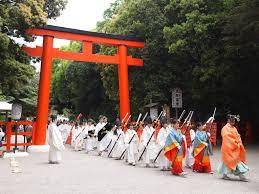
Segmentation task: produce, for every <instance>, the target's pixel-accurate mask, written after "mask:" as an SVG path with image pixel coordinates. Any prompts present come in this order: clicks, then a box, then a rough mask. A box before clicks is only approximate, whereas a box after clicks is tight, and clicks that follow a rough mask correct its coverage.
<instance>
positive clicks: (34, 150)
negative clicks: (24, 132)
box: [27, 145, 49, 153]
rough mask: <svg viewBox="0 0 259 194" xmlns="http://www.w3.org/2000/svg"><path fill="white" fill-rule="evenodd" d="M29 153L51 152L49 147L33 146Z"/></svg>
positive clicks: (30, 147) (29, 148)
mask: <svg viewBox="0 0 259 194" xmlns="http://www.w3.org/2000/svg"><path fill="white" fill-rule="evenodd" d="M27 151H28V152H29V153H39V152H49V145H31V146H29V147H28V149H27Z"/></svg>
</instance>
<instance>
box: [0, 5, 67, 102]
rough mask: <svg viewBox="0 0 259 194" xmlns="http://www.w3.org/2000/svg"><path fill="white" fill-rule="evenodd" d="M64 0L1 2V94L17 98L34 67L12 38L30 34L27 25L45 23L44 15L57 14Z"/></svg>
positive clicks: (28, 80)
mask: <svg viewBox="0 0 259 194" xmlns="http://www.w3.org/2000/svg"><path fill="white" fill-rule="evenodd" d="M65 4H66V1H65V0H62V1H61V0H46V1H45V0H24V1H10V0H2V1H1V2H0V72H1V76H0V95H2V96H13V97H15V98H18V99H19V98H20V96H19V95H17V94H21V93H22V91H20V90H21V88H23V86H24V85H26V84H30V79H32V78H33V76H34V74H35V69H34V67H33V66H32V65H30V58H29V57H28V56H27V55H26V54H25V53H24V52H23V51H22V50H21V48H20V46H19V45H18V44H17V43H16V42H15V41H14V40H13V37H16V38H25V39H26V40H29V41H31V40H32V38H30V37H28V36H27V35H26V34H25V31H26V29H28V28H33V27H38V26H42V25H44V24H46V22H47V19H50V18H56V17H58V16H59V15H60V12H61V11H62V10H63V9H64V6H65Z"/></svg>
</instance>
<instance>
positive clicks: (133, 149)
mask: <svg viewBox="0 0 259 194" xmlns="http://www.w3.org/2000/svg"><path fill="white" fill-rule="evenodd" d="M133 135H135V136H134V138H133V140H132V141H131V143H129V142H130V140H131V138H132V137H133ZM124 141H125V147H126V148H127V151H126V153H125V156H126V157H125V159H126V160H128V163H129V164H136V163H137V161H138V143H139V138H138V134H137V132H136V131H135V130H130V129H128V130H127V132H126V134H125V139H124Z"/></svg>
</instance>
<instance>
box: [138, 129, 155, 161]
mask: <svg viewBox="0 0 259 194" xmlns="http://www.w3.org/2000/svg"><path fill="white" fill-rule="evenodd" d="M154 131H155V129H154V128H153V127H148V126H146V127H145V128H144V129H143V133H142V145H143V149H142V150H141V152H140V154H142V152H143V151H144V148H145V147H147V148H146V151H145V152H144V154H143V156H142V158H143V161H144V163H145V164H150V163H151V160H154V159H155V157H156V150H157V148H156V140H155V134H153V137H152V138H151V140H150V142H149V144H148V145H147V143H148V141H149V139H150V137H151V135H152V133H153V132H154Z"/></svg>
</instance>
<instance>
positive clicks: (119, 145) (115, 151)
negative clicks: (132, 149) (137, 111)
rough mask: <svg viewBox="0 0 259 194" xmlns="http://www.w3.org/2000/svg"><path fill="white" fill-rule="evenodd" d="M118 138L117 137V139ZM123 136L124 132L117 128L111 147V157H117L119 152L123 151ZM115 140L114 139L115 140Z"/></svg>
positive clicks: (119, 154)
mask: <svg viewBox="0 0 259 194" xmlns="http://www.w3.org/2000/svg"><path fill="white" fill-rule="evenodd" d="M118 138H119V139H118ZM124 138H125V134H124V132H123V131H122V130H121V129H119V130H117V136H116V140H117V139H118V140H117V142H116V145H115V146H114V148H113V151H112V153H111V157H113V158H119V157H120V156H121V154H122V153H123V151H124V150H125V144H124ZM116 140H115V141H116Z"/></svg>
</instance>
